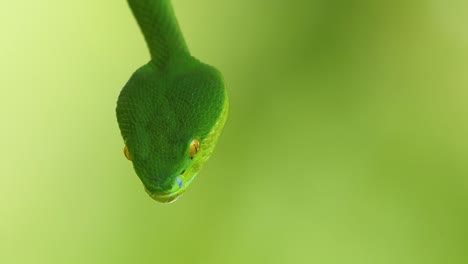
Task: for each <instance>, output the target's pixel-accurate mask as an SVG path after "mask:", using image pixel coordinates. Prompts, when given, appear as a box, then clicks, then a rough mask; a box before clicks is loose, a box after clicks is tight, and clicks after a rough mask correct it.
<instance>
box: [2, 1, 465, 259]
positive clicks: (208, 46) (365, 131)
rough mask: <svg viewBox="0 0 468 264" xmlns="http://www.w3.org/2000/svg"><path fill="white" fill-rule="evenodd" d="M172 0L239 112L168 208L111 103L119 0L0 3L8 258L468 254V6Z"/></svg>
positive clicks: (122, 8) (132, 48) (130, 34)
mask: <svg viewBox="0 0 468 264" xmlns="http://www.w3.org/2000/svg"><path fill="white" fill-rule="evenodd" d="M173 4H174V8H175V10H176V13H177V16H178V18H179V22H180V24H181V27H182V30H183V32H184V34H185V38H186V40H187V43H188V45H189V47H190V48H191V51H192V53H193V54H194V55H195V56H196V57H198V58H200V59H201V60H203V61H206V62H208V63H210V64H212V65H215V66H217V67H218V68H219V69H220V70H221V71H222V72H223V74H224V76H225V80H226V83H227V85H228V89H229V94H230V99H231V109H230V117H229V120H228V123H227V125H226V127H225V131H224V134H223V135H222V137H221V139H220V142H219V144H218V147H217V149H216V150H215V152H214V155H213V157H212V158H211V160H210V161H209V162H208V163H207V164H206V166H205V168H204V170H202V171H201V173H200V174H199V175H198V177H197V180H196V181H195V182H194V184H193V185H192V186H191V187H190V189H189V190H188V191H187V193H186V194H185V195H184V196H183V197H182V198H181V199H180V200H179V201H177V202H176V203H174V204H171V205H161V204H158V203H156V202H154V201H153V200H151V198H150V197H149V196H148V195H147V194H146V193H145V192H144V190H143V186H142V184H141V183H140V181H139V179H138V178H137V176H136V175H135V173H134V172H133V169H132V167H131V164H130V163H129V162H127V161H126V160H125V158H124V156H123V153H122V148H123V142H122V139H121V137H120V132H119V130H118V126H117V122H116V117H115V103H116V99H117V96H118V94H119V91H120V89H121V88H122V87H123V85H124V84H125V82H126V81H127V80H128V78H129V77H130V75H131V74H132V73H133V71H134V70H136V69H137V68H138V67H139V66H141V65H143V64H144V63H146V62H147V60H148V58H149V55H148V52H147V50H146V46H145V43H144V41H143V37H142V35H141V34H140V31H139V29H138V28H137V25H136V22H135V21H134V19H133V17H132V15H131V12H130V10H129V8H128V7H127V4H126V2H125V1H124V0H121V1H110V0H104V1H92V0H82V1H58V0H49V1H44V0H37V1H6V0H4V1H2V2H1V3H0V30H1V41H0V55H1V57H0V70H1V74H0V118H1V121H2V122H1V129H0V139H1V140H0V141H1V154H0V160H1V161H0V162H1V166H0V263H204V264H205V263H359V264H366V263H369V264H370V263H372V264H375V263H389V264H390V263H392V264H394V263H408V264H409V263H411V264H414V263H424V264H428V263H429V264H430V263H468V160H467V159H468V139H467V133H468V122H467V121H468V104H467V101H468V89H467V87H468V27H467V26H466V25H468V15H467V10H468V2H466V1H461V0H459V1H447V0H432V1H417V0H416V1H403V0H401V1H390V2H385V1H370V0H368V1H366V0H352V1H340V0H307V1H306V0H292V1H266V0H258V1H255V0H254V1H252V0H249V1H247V0H240V1H217V0H200V1H188V0H174V1H173Z"/></svg>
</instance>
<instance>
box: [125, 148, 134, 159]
mask: <svg viewBox="0 0 468 264" xmlns="http://www.w3.org/2000/svg"><path fill="white" fill-rule="evenodd" d="M124 155H125V157H126V158H127V159H128V160H130V161H132V158H131V157H130V151H128V148H127V145H125V147H124Z"/></svg>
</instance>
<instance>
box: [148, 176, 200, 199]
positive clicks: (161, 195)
mask: <svg viewBox="0 0 468 264" xmlns="http://www.w3.org/2000/svg"><path fill="white" fill-rule="evenodd" d="M195 175H196V173H195V174H194V175H192V176H191V177H188V179H186V178H185V177H183V175H180V176H179V177H177V178H178V179H179V178H181V179H182V180H180V182H178V183H179V189H177V190H176V191H172V192H162V191H155V192H151V191H150V190H148V189H147V188H146V187H145V190H146V192H147V193H148V195H149V196H150V197H151V198H153V200H155V201H157V202H160V203H167V204H169V203H173V202H175V201H177V199H179V197H180V196H182V194H183V193H184V192H185V190H187V188H188V187H189V185H190V183H191V182H192V181H193V179H194V178H195Z"/></svg>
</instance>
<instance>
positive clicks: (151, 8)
mask: <svg viewBox="0 0 468 264" xmlns="http://www.w3.org/2000/svg"><path fill="white" fill-rule="evenodd" d="M128 4H129V5H130V8H131V10H132V12H133V15H134V16H135V18H136V20H137V22H138V25H139V27H140V29H141V31H142V33H143V35H144V37H145V40H146V43H147V45H148V48H149V51H150V54H151V59H152V61H153V63H154V64H155V65H156V66H157V67H158V68H159V69H164V68H165V67H166V66H167V64H168V62H169V61H170V60H171V59H173V58H174V57H175V56H180V55H182V56H183V55H190V53H189V50H188V48H187V45H186V43H185V40H184V37H183V35H182V32H181V30H180V27H179V24H178V22H177V18H176V16H175V13H174V10H173V8H172V4H171V1H170V0H128Z"/></svg>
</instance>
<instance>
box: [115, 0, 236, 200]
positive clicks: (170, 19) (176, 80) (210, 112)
mask: <svg viewBox="0 0 468 264" xmlns="http://www.w3.org/2000/svg"><path fill="white" fill-rule="evenodd" d="M128 3H129V5H130V8H131V10H132V11H133V14H134V16H135V18H136V20H137V22H138V24H139V26H140V28H141V31H142V32H143V35H144V37H145V40H146V42H147V44H148V47H149V50H150V54H151V60H150V62H148V63H147V64H146V65H144V66H142V67H141V68H139V69H138V70H137V71H136V72H135V73H134V74H133V75H132V76H131V78H130V80H129V81H128V82H127V84H126V85H125V87H124V88H123V89H122V91H121V93H120V96H119V99H118V102H117V110H116V111H117V121H118V123H119V127H120V131H121V133H122V137H123V139H124V141H125V144H126V146H127V148H128V151H129V153H130V156H131V160H132V162H133V167H134V169H135V172H136V173H137V175H138V176H139V178H140V179H141V181H142V182H143V185H144V186H145V189H146V191H147V192H148V194H149V195H150V196H151V197H152V198H153V199H155V200H157V201H159V202H165V203H166V202H172V201H175V200H176V199H177V198H178V197H179V196H180V195H181V194H182V193H183V192H184V191H185V190H186V189H187V188H188V186H189V185H190V183H191V182H192V180H193V179H194V178H195V176H196V175H197V173H198V172H199V170H200V169H201V167H202V166H203V164H204V163H205V162H206V161H207V160H208V158H209V157H210V155H211V153H212V152H213V149H214V147H215V145H216V142H217V140H218V137H219V135H220V134H221V131H222V129H223V126H224V123H225V121H226V119H227V115H228V98H227V93H226V90H225V88H224V82H223V77H222V75H221V73H220V72H219V71H218V70H217V69H216V68H214V67H212V66H209V65H207V64H205V63H202V62H200V61H199V60H197V59H196V58H194V57H193V56H191V54H190V52H189V50H188V48H187V45H186V44H185V41H184V38H183V36H182V33H181V31H180V29H179V26H178V24H177V20H176V18H175V14H174V11H173V9H172V6H171V3H170V0H128ZM194 139H197V140H199V142H200V151H199V152H198V153H197V155H195V156H194V157H193V158H190V154H189V146H190V143H191V142H192V140H194Z"/></svg>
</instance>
